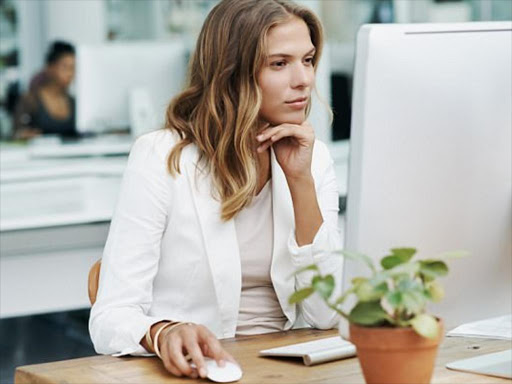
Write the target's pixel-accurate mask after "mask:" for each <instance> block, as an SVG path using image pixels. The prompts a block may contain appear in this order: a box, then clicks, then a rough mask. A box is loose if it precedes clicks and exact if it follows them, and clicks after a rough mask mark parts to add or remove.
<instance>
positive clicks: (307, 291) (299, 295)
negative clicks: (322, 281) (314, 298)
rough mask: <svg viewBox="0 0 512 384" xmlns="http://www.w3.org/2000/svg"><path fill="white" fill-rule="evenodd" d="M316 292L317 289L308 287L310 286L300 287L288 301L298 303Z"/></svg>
mask: <svg viewBox="0 0 512 384" xmlns="http://www.w3.org/2000/svg"><path fill="white" fill-rule="evenodd" d="M313 292H315V290H314V289H313V287H308V288H303V289H299V290H298V291H295V292H294V293H293V294H292V295H291V296H290V297H289V298H288V303H290V304H296V303H299V302H301V301H303V300H304V299H306V298H308V297H309V296H311V294H312V293H313Z"/></svg>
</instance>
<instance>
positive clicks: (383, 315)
mask: <svg viewBox="0 0 512 384" xmlns="http://www.w3.org/2000/svg"><path fill="white" fill-rule="evenodd" d="M388 317H389V315H388V314H387V312H386V311H385V310H384V309H383V308H382V306H381V305H380V302H379V301H370V302H364V303H362V302H360V303H357V304H356V306H355V307H354V308H353V309H352V311H351V312H350V315H349V321H350V322H352V323H355V324H360V325H377V324H382V323H383V322H385V321H387V319H388Z"/></svg>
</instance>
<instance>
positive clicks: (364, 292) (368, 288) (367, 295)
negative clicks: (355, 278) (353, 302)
mask: <svg viewBox="0 0 512 384" xmlns="http://www.w3.org/2000/svg"><path fill="white" fill-rule="evenodd" d="M387 291H388V285H387V284H386V283H381V284H379V285H377V286H373V285H372V284H370V283H369V282H367V281H366V282H362V283H360V284H359V285H358V286H357V288H356V290H355V292H356V295H357V298H358V299H359V301H376V300H379V299H380V298H381V297H383V296H384V295H385V294H386V292H387Z"/></svg>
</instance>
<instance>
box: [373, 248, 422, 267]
mask: <svg viewBox="0 0 512 384" xmlns="http://www.w3.org/2000/svg"><path fill="white" fill-rule="evenodd" d="M415 253H416V249H415V248H393V249H392V250H391V255H389V256H386V257H384V258H383V259H382V260H381V261H380V264H381V265H382V267H383V268H384V269H391V268H394V267H396V266H397V265H400V264H403V263H407V262H408V261H409V260H411V258H412V257H413V256H414V255H415Z"/></svg>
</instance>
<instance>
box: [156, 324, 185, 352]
mask: <svg viewBox="0 0 512 384" xmlns="http://www.w3.org/2000/svg"><path fill="white" fill-rule="evenodd" d="M173 324H176V323H174V322H172V321H170V322H168V323H166V324H164V325H162V326H161V327H160V328H158V331H156V335H155V341H154V344H153V349H154V350H155V353H156V355H157V356H158V357H159V358H160V359H161V358H162V356H161V355H160V348H158V336H160V333H162V331H163V330H164V328H167V327H169V326H171V325H173ZM178 324H179V323H178Z"/></svg>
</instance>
